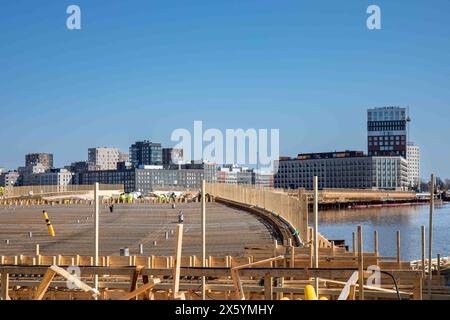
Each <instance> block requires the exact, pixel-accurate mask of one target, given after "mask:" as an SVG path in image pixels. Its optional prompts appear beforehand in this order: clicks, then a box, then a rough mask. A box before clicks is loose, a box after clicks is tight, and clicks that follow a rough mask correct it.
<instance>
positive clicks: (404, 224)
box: [319, 204, 450, 260]
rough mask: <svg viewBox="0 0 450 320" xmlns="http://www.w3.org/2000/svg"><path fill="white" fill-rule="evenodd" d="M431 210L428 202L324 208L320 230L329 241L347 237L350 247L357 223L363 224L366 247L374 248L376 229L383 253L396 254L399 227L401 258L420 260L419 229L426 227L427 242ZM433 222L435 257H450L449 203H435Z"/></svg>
mask: <svg viewBox="0 0 450 320" xmlns="http://www.w3.org/2000/svg"><path fill="white" fill-rule="evenodd" d="M429 211H430V209H429V206H428V205H419V206H410V207H391V208H370V209H352V210H340V211H337V210H336V211H321V212H320V213H319V231H320V233H322V234H323V235H324V236H325V237H327V238H328V239H330V240H345V242H346V243H347V244H348V245H350V246H351V243H352V232H356V228H357V227H358V225H362V226H363V239H364V241H363V242H364V250H366V251H373V242H374V241H373V238H374V236H373V234H374V230H378V234H379V250H380V254H381V255H383V256H390V257H395V256H396V255H397V253H396V250H397V249H396V247H397V245H396V241H397V240H396V239H397V236H396V232H397V230H400V233H401V257H402V259H403V260H419V259H420V258H421V231H420V228H421V226H422V225H425V226H426V227H427V241H428V219H429ZM433 225H434V227H433V256H434V257H435V256H436V254H438V253H440V254H441V255H442V256H450V240H449V236H450V204H444V205H440V206H436V208H435V210H434V216H433ZM427 250H428V244H427ZM427 255H428V253H427Z"/></svg>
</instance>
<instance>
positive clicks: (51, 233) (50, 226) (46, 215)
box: [42, 210, 55, 237]
mask: <svg viewBox="0 0 450 320" xmlns="http://www.w3.org/2000/svg"><path fill="white" fill-rule="evenodd" d="M42 213H43V214H44V219H45V222H46V223H47V228H48V232H49V233H50V236H51V237H54V236H55V230H54V229H53V226H52V223H51V222H50V219H49V218H48V213H47V211H45V210H44V211H42Z"/></svg>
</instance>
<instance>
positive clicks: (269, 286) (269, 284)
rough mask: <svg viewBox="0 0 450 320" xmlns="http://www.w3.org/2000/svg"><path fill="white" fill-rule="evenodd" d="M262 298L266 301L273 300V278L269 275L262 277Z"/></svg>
mask: <svg viewBox="0 0 450 320" xmlns="http://www.w3.org/2000/svg"><path fill="white" fill-rule="evenodd" d="M264 298H265V300H267V301H272V299H273V278H272V277H271V276H270V275H269V274H267V275H266V276H264Z"/></svg>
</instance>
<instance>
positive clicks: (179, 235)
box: [172, 224, 183, 299]
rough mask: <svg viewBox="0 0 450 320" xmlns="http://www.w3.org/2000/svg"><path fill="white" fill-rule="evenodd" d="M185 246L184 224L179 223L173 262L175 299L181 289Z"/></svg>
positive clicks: (173, 292) (173, 291)
mask: <svg viewBox="0 0 450 320" xmlns="http://www.w3.org/2000/svg"><path fill="white" fill-rule="evenodd" d="M182 248H183V225H182V224H178V225H177V235H176V246H175V261H174V264H173V290H172V294H173V299H177V298H178V291H180V268H181V251H182Z"/></svg>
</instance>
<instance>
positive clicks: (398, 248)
mask: <svg viewBox="0 0 450 320" xmlns="http://www.w3.org/2000/svg"><path fill="white" fill-rule="evenodd" d="M400 252H401V250H400V230H398V231H397V262H398V263H400V262H401V254H400Z"/></svg>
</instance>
